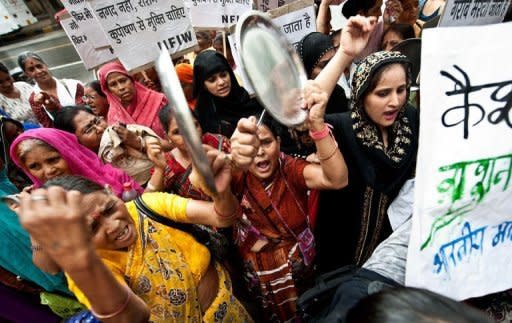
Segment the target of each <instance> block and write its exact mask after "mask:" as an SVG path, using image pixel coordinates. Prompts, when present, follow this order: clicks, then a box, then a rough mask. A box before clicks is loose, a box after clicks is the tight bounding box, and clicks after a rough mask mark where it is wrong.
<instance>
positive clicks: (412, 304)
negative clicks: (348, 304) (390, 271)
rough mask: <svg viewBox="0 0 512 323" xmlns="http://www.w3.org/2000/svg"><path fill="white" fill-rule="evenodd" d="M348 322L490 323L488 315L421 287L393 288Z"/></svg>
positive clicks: (369, 300) (358, 306) (359, 308)
mask: <svg viewBox="0 0 512 323" xmlns="http://www.w3.org/2000/svg"><path fill="white" fill-rule="evenodd" d="M346 322H347V323H354V322H367V323H410V322H415V323H434V322H451V323H486V322H492V321H491V320H490V319H489V318H488V317H487V316H486V315H485V314H484V313H482V312H480V311H478V310H476V309H474V308H472V307H470V306H468V305H466V304H463V303H459V302H456V301H454V300H452V299H449V298H447V297H444V296H442V295H439V294H436V293H433V292H430V291H427V290H423V289H419V288H407V287H400V288H391V289H385V290H383V291H381V292H378V293H376V294H373V295H370V296H368V297H366V298H364V299H362V300H361V301H359V303H357V304H356V305H355V306H354V307H353V308H351V309H350V310H349V311H348V313H347V319H346Z"/></svg>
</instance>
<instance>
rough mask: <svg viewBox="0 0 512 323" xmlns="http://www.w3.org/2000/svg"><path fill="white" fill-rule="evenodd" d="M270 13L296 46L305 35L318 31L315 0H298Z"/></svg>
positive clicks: (275, 22) (273, 20)
mask: <svg viewBox="0 0 512 323" xmlns="http://www.w3.org/2000/svg"><path fill="white" fill-rule="evenodd" d="M269 14H270V15H271V16H272V22H273V23H274V24H275V25H276V26H277V27H279V28H280V29H281V32H282V33H283V34H284V36H285V37H286V39H287V40H288V41H289V42H290V43H291V44H292V45H293V46H294V47H295V48H297V45H298V43H299V41H300V40H301V39H302V38H303V37H304V36H306V35H307V34H309V33H312V32H314V31H316V14H315V8H314V6H313V0H298V1H295V2H292V3H290V4H287V5H285V6H283V7H280V8H277V9H274V10H271V11H269Z"/></svg>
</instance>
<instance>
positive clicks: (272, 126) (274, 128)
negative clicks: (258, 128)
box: [254, 112, 284, 139]
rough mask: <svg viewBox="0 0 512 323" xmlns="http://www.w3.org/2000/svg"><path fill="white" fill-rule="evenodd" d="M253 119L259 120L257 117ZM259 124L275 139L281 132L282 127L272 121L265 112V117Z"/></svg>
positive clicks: (275, 121) (274, 120)
mask: <svg viewBox="0 0 512 323" xmlns="http://www.w3.org/2000/svg"><path fill="white" fill-rule="evenodd" d="M254 117H256V119H258V118H260V116H259V115H258V116H254ZM261 124H262V125H264V126H265V127H267V128H268V130H270V132H271V133H272V135H274V137H275V138H276V139H277V138H279V134H280V133H282V132H283V127H284V126H283V125H282V124H280V123H279V122H278V121H277V120H276V119H274V118H273V117H272V116H271V115H270V113H268V112H265V115H264V116H263V119H262V120H261Z"/></svg>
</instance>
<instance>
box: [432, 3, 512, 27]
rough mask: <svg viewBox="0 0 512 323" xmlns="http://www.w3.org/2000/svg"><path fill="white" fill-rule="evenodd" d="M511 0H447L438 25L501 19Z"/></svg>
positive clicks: (477, 22)
mask: <svg viewBox="0 0 512 323" xmlns="http://www.w3.org/2000/svg"><path fill="white" fill-rule="evenodd" d="M511 2H512V0H448V1H446V6H445V8H444V11H443V15H442V16H441V20H440V21H439V26H440V27H448V26H470V25H488V24H495V23H499V22H502V21H503V18H504V17H505V14H506V13H507V9H508V7H509V6H510V3H511Z"/></svg>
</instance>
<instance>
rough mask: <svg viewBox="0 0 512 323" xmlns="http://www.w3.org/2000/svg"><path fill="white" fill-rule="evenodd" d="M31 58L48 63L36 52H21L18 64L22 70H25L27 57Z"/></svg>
mask: <svg viewBox="0 0 512 323" xmlns="http://www.w3.org/2000/svg"><path fill="white" fill-rule="evenodd" d="M29 58H33V59H35V60H38V61H40V62H41V63H43V64H44V65H47V64H46V63H45V62H44V60H43V59H42V58H41V56H39V55H37V54H36V53H34V52H30V51H28V52H23V53H21V54H19V55H18V66H19V67H20V68H21V70H22V71H23V72H25V62H26V61H27V59H29Z"/></svg>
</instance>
